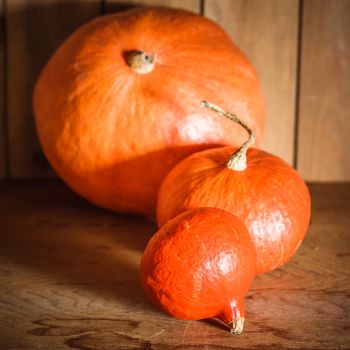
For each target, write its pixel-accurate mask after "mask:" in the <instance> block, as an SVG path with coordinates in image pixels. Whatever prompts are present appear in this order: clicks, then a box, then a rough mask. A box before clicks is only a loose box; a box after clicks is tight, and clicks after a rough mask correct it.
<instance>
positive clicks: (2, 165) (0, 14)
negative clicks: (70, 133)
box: [0, 0, 7, 178]
mask: <svg viewBox="0 0 350 350" xmlns="http://www.w3.org/2000/svg"><path fill="white" fill-rule="evenodd" d="M4 39H5V18H4V0H2V1H0V178H4V177H5V176H6V173H7V169H6V153H5V152H6V143H5V142H6V141H5V140H6V129H5V127H6V121H5V118H6V115H5V105H4V93H5V91H4V85H5V84H4V79H5V76H4V72H5V70H4V64H5V60H4V53H5V52H4Z"/></svg>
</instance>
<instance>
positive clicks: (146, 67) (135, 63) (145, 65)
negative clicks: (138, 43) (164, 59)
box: [127, 51, 156, 74]
mask: <svg viewBox="0 0 350 350" xmlns="http://www.w3.org/2000/svg"><path fill="white" fill-rule="evenodd" d="M155 58H156V56H155V54H148V53H146V52H143V51H131V52H129V53H128V57H127V64H128V66H129V67H130V68H131V69H133V70H134V71H135V72H136V73H139V74H147V73H150V72H152V70H153V68H154V60H155Z"/></svg>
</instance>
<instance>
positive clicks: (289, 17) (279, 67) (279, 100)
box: [0, 0, 350, 181]
mask: <svg viewBox="0 0 350 350" xmlns="http://www.w3.org/2000/svg"><path fill="white" fill-rule="evenodd" d="M0 2H1V8H0V13H1V26H0V28H1V35H0V38H1V40H0V79H1V81H2V84H1V91H0V105H1V106H0V108H1V110H2V112H3V113H1V118H0V177H1V178H46V177H51V176H53V172H52V170H51V169H50V167H49V165H48V164H47V162H46V160H45V157H44V156H43V155H42V153H41V151H40V146H39V144H38V140H37V137H36V133H35V128H34V123H33V115H32V107H31V95H32V90H33V84H34V81H35V79H36V77H37V76H38V73H39V71H40V69H41V68H42V66H43V64H44V63H45V62H46V60H47V59H48V58H49V57H50V55H51V54H52V52H53V51H54V49H55V48H56V47H57V46H58V45H59V44H60V43H61V42H62V41H63V40H64V39H65V38H66V37H67V36H68V35H69V34H70V33H71V32H72V31H73V30H74V29H75V28H77V27H78V26H79V25H81V24H82V23H84V22H86V21H88V20H90V19H92V18H93V17H95V16H98V15H101V14H104V13H109V12H113V11H120V10H123V9H126V8H128V7H130V6H132V5H133V4H148V5H165V6H171V7H181V8H186V9H189V10H192V11H194V12H197V13H201V14H203V15H205V16H207V17H209V18H212V19H214V20H215V21H217V22H219V23H220V24H221V25H222V26H223V27H224V28H225V29H226V30H227V31H228V32H229V33H230V35H231V36H232V38H233V39H234V41H235V42H236V43H237V44H238V45H239V46H240V47H241V49H243V51H244V52H245V53H246V54H247V55H248V57H249V58H250V59H251V61H252V62H253V63H254V65H255V66H256V68H257V70H258V73H259V75H260V78H261V82H262V86H263V90H264V93H265V98H266V104H267V131H266V138H265V143H264V148H265V149H267V150H269V151H271V152H273V153H275V154H277V155H279V156H281V157H282V158H284V159H285V160H286V161H288V162H289V163H290V164H293V165H294V166H295V167H296V168H297V169H298V170H299V171H300V172H301V174H302V176H303V177H304V178H305V179H306V180H309V181H343V180H350V156H349V155H348V153H349V149H350V0H138V1H125V0H121V1H115V0H0Z"/></svg>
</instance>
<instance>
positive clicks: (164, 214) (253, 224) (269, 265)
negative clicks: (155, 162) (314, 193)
mask: <svg viewBox="0 0 350 350" xmlns="http://www.w3.org/2000/svg"><path fill="white" fill-rule="evenodd" d="M234 151H235V149H234V148H232V147H219V148H215V149H210V150H206V151H202V152H198V153H195V154H193V155H191V156H189V157H187V158H186V159H184V160H183V161H182V162H180V163H179V164H178V165H177V166H176V167H175V168H173V169H172V170H171V171H170V173H169V174H168V175H167V177H166V178H165V180H164V182H163V183H162V185H161V188H160V191H159V197H158V206H157V221H158V225H159V227H161V226H163V225H164V223H166V222H167V221H168V220H170V219H171V218H173V217H175V216H177V215H178V214H180V213H182V212H183V211H185V210H188V209H191V208H196V207H203V206H207V207H217V208H221V209H224V210H227V211H229V212H230V213H232V214H234V215H236V216H237V217H238V218H240V219H241V220H242V221H243V222H244V223H245V225H246V227H247V228H248V231H249V232H250V235H251V238H252V240H253V242H254V245H255V247H256V252H257V273H264V272H268V271H270V270H273V269H275V268H277V267H279V266H281V265H283V264H285V263H286V262H287V261H288V260H289V259H290V258H291V257H292V256H293V255H294V254H295V252H296V250H297V249H298V247H299V246H300V244H301V242H302V241H303V239H304V236H305V233H306V231H307V228H308V224H309V220H310V210H311V203H310V195H309V191H308V188H307V187H306V185H305V183H304V181H303V180H302V178H301V177H300V175H299V174H298V173H297V172H296V171H295V170H294V169H293V168H292V167H291V166H289V165H288V164H287V163H285V162H284V161H283V160H281V159H280V158H278V157H276V156H273V155H271V154H269V153H267V152H264V151H262V150H258V149H249V150H248V153H247V169H246V170H244V171H235V170H231V169H229V168H228V167H227V166H226V165H225V163H226V161H227V160H228V158H229V157H230V155H231V154H233V153H234Z"/></svg>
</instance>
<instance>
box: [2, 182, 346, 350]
mask: <svg viewBox="0 0 350 350" xmlns="http://www.w3.org/2000/svg"><path fill="white" fill-rule="evenodd" d="M310 189H311V193H312V199H313V211H312V223H311V226H310V229H309V232H308V235H307V238H306V240H305V242H304V244H303V245H302V246H301V248H300V250H299V252H298V254H297V255H296V257H295V258H294V259H293V260H292V261H291V262H290V263H289V264H287V265H286V266H285V267H283V268H281V269H279V270H276V271H274V272H272V273H269V274H266V275H263V276H258V277H257V278H256V279H255V282H254V284H253V287H252V289H251V291H250V292H249V295H248V297H247V299H246V309H247V321H246V327H245V332H244V333H243V334H242V335H240V336H233V335H231V334H229V333H228V332H227V330H225V329H224V328H223V327H222V325H221V324H220V323H217V322H215V321H214V320H204V321H181V320H176V319H172V318H170V317H168V316H167V315H165V314H163V313H162V312H160V311H158V310H156V309H155V308H154V307H153V306H152V305H151V304H150V303H149V302H148V301H147V300H146V298H145V296H144V293H143V291H142V289H141V286H140V282H139V275H138V267H139V261H140V258H141V255H142V251H143V249H144V247H145V245H146V243H147V241H148V240H149V238H150V237H151V235H152V233H153V232H154V231H155V230H156V228H155V224H154V223H153V222H152V221H151V220H146V219H142V218H138V217H135V216H126V215H124V216H122V215H118V214H114V213H111V212H108V211H105V210H102V209H99V208H96V207H94V206H92V205H90V204H88V203H87V202H85V201H84V200H82V199H80V198H78V197H77V196H75V195H74V194H72V193H71V192H70V191H69V190H68V189H67V188H66V187H65V186H64V185H63V184H61V183H60V182H54V181H51V182H50V181H46V182H35V181H27V182H1V183H0V228H1V230H0V348H1V349H31V350H32V349H43V350H44V349H45V350H47V349H52V350H54V349H84V350H87V349H91V350H92V349H148V350H149V349H152V350H158V349H159V350H161V349H163V350H164V349H204V348H205V349H208V350H214V349H217V350H218V349H349V348H350V335H349V331H348V330H349V326H350V320H349V311H350V308H349V296H350V275H349V263H350V255H349V245H350V234H349V225H350V217H349V210H350V184H337V185H311V186H310Z"/></svg>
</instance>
